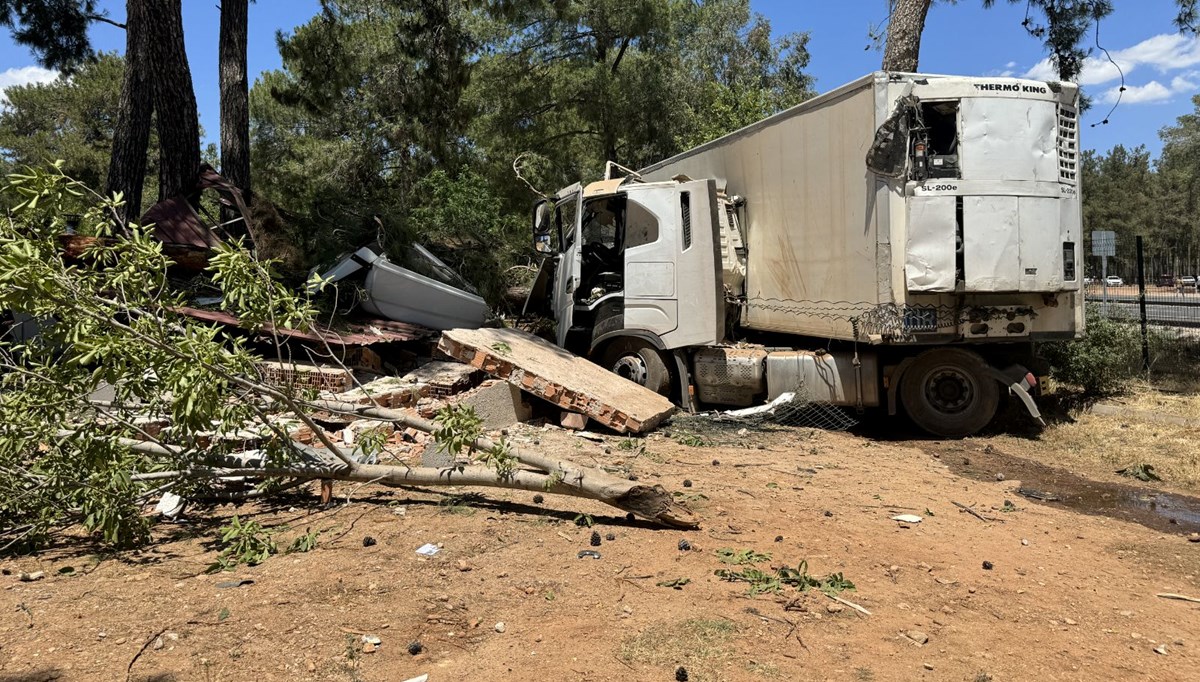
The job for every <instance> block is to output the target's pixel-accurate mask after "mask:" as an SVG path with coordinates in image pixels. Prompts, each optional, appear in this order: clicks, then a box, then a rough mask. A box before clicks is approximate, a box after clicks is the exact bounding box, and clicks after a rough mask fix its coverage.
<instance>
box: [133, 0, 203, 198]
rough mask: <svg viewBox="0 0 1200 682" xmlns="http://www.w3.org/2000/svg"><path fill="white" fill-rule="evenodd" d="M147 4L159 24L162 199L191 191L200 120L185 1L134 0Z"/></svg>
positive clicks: (153, 50) (154, 55) (153, 54)
mask: <svg viewBox="0 0 1200 682" xmlns="http://www.w3.org/2000/svg"><path fill="white" fill-rule="evenodd" d="M136 3H144V6H145V7H146V9H147V14H146V17H147V19H148V20H149V21H148V24H147V25H149V26H153V27H154V36H153V39H152V40H150V41H148V42H149V44H150V49H149V53H150V59H151V63H152V65H153V68H154V76H153V79H152V84H153V86H154V111H155V114H156V115H157V117H158V118H157V121H158V142H159V169H158V181H159V185H158V197H159V200H162V199H166V198H169V197H173V196H176V195H178V194H182V193H184V192H185V191H187V192H191V190H192V188H193V187H194V186H195V184H196V178H197V176H198V175H199V172H200V120H199V114H198V113H197V111H196V93H195V91H194V90H193V89H192V72H191V70H190V69H189V68H188V60H187V52H186V51H185V50H184V44H183V10H182V5H181V0H129V4H131V5H133V4H136Z"/></svg>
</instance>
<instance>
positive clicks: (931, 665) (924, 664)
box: [921, 446, 991, 670]
mask: <svg viewBox="0 0 1200 682" xmlns="http://www.w3.org/2000/svg"><path fill="white" fill-rule="evenodd" d="M988 447H991V446H988ZM921 665H922V667H924V668H925V669H926V670H933V664H932V663H922V664H921Z"/></svg>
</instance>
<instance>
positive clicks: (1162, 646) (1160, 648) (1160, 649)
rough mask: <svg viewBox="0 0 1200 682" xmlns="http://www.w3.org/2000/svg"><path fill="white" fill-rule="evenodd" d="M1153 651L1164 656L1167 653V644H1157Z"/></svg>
mask: <svg viewBox="0 0 1200 682" xmlns="http://www.w3.org/2000/svg"><path fill="white" fill-rule="evenodd" d="M1154 653H1156V654H1161V655H1163V656H1166V655H1167V645H1166V644H1159V645H1158V646H1156V647H1154Z"/></svg>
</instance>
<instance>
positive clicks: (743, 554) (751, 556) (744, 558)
mask: <svg viewBox="0 0 1200 682" xmlns="http://www.w3.org/2000/svg"><path fill="white" fill-rule="evenodd" d="M715 553H716V555H717V558H718V559H720V560H721V563H723V564H733V565H735V566H746V565H749V564H759V563H762V562H764V561H770V560H771V555H770V554H763V553H762V552H756V551H754V550H752V549H743V550H733V549H730V548H728V547H722V548H720V549H718V550H716V552H715Z"/></svg>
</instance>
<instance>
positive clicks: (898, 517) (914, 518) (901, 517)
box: [826, 512, 922, 524]
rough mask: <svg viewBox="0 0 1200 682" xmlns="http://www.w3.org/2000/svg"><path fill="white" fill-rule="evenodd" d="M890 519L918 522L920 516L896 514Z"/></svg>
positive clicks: (902, 521)
mask: <svg viewBox="0 0 1200 682" xmlns="http://www.w3.org/2000/svg"><path fill="white" fill-rule="evenodd" d="M826 513H827V514H829V512H826ZM829 515H830V516H832V514H829ZM892 520H893V521H899V522H900V523H912V524H917V523H920V522H921V520H922V519H921V517H920V516H917V515H916V514H897V515H896V516H893V517H892Z"/></svg>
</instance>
